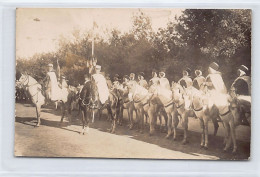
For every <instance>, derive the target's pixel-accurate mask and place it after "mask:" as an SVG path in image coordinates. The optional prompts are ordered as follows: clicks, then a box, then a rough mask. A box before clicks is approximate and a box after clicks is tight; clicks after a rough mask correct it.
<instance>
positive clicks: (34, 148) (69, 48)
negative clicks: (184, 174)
mask: <svg viewBox="0 0 260 177" xmlns="http://www.w3.org/2000/svg"><path fill="white" fill-rule="evenodd" d="M251 15H252V11H251V9H185V8H183V9H177V8H17V9H16V52H15V53H16V80H15V123H14V126H15V138H14V141H15V142H14V156H15V157H42V158H43V157H67V158H68V157H78V158H113V159H192V160H250V145H251V18H252V17H251Z"/></svg>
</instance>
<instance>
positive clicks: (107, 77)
mask: <svg viewBox="0 0 260 177" xmlns="http://www.w3.org/2000/svg"><path fill="white" fill-rule="evenodd" d="M106 80H107V86H108V88H109V89H111V88H112V86H113V83H112V81H111V79H110V75H109V74H106Z"/></svg>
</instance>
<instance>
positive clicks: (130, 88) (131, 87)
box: [126, 81, 137, 93]
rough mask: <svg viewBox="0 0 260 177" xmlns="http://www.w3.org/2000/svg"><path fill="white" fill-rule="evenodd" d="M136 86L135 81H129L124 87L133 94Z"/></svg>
mask: <svg viewBox="0 0 260 177" xmlns="http://www.w3.org/2000/svg"><path fill="white" fill-rule="evenodd" d="M136 85H137V82H135V81H129V82H128V83H127V85H126V86H127V88H128V91H129V93H133V92H134V91H135V89H136Z"/></svg>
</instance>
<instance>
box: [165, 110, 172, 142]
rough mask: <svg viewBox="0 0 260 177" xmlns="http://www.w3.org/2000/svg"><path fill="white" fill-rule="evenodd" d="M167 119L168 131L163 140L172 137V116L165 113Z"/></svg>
mask: <svg viewBox="0 0 260 177" xmlns="http://www.w3.org/2000/svg"><path fill="white" fill-rule="evenodd" d="M167 115H168V116H167V117H168V119H167V129H168V131H167V135H166V137H165V138H167V139H168V138H170V136H171V135H172V126H173V125H172V123H173V120H172V119H173V117H172V114H171V113H170V112H168V113H167Z"/></svg>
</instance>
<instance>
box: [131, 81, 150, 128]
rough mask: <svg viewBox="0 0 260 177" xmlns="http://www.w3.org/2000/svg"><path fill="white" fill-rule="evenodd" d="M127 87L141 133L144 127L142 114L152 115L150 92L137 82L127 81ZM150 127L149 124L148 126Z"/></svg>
mask: <svg viewBox="0 0 260 177" xmlns="http://www.w3.org/2000/svg"><path fill="white" fill-rule="evenodd" d="M127 87H128V89H129V98H130V101H133V102H134V107H135V109H136V110H137V122H138V128H139V131H140V132H141V133H143V129H144V115H145V114H148V116H149V117H150V115H152V114H153V113H154V112H155V111H154V110H153V104H150V99H151V97H152V95H153V94H152V93H149V92H148V90H147V89H145V88H144V87H142V86H140V85H138V84H137V82H129V83H128V84H127ZM150 128H151V126H150Z"/></svg>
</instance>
